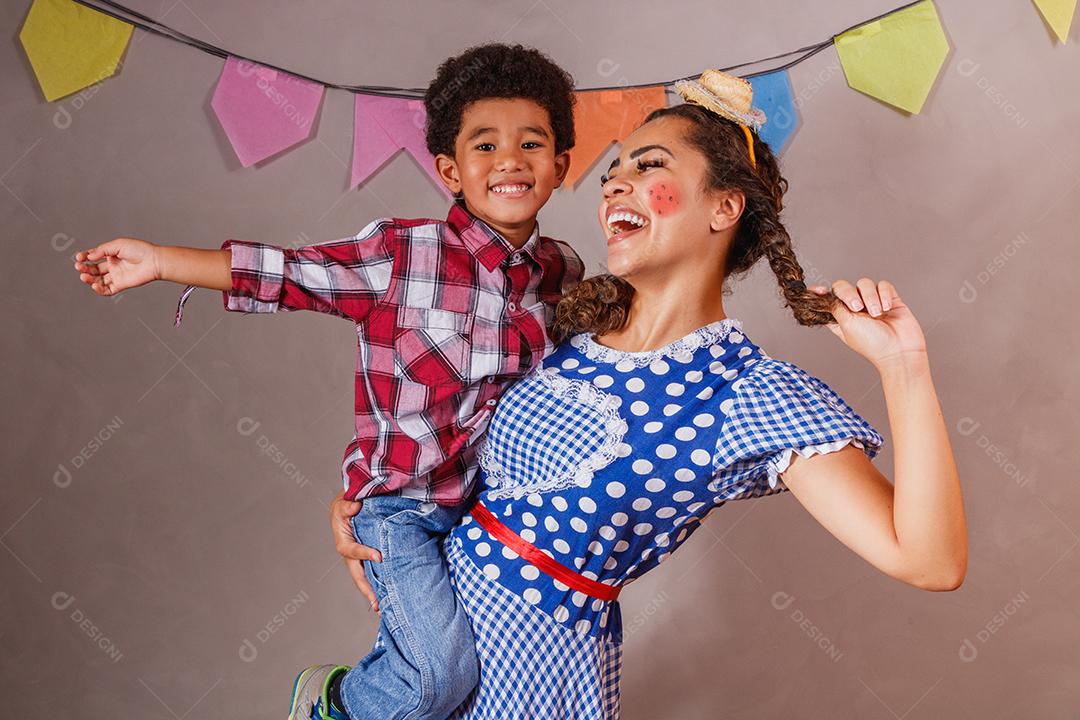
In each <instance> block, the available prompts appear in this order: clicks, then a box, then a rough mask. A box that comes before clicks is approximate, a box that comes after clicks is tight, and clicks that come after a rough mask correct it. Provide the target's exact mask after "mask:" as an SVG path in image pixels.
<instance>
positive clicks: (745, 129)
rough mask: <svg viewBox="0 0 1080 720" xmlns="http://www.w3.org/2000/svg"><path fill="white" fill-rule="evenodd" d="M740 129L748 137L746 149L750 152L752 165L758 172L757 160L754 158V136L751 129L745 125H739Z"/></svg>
mask: <svg viewBox="0 0 1080 720" xmlns="http://www.w3.org/2000/svg"><path fill="white" fill-rule="evenodd" d="M739 127H741V128H742V129H743V134H744V135H746V149H747V150H749V151H750V164H751V165H753V166H754V169H755V170H757V159H756V158H755V157H754V135H753V133H751V132H750V128H748V127H746V126H745V125H743V124H741V123H740V124H739Z"/></svg>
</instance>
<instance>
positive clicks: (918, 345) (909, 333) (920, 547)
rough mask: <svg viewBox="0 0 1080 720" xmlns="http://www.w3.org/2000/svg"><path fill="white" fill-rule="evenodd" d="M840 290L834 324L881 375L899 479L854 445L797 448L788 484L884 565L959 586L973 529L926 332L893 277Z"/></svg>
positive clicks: (909, 577)
mask: <svg viewBox="0 0 1080 720" xmlns="http://www.w3.org/2000/svg"><path fill="white" fill-rule="evenodd" d="M833 291H834V292H835V293H836V295H837V297H839V298H840V299H841V300H842V301H843V302H844V303H845V304H846V306H845V305H838V307H837V309H836V310H834V311H833V314H834V316H835V317H836V319H837V323H836V325H831V326H830V330H832V331H833V333H834V334H836V335H837V336H839V337H840V338H841V339H842V340H843V341H844V342H845V344H847V345H848V346H849V347H851V348H852V349H854V350H856V351H857V352H859V353H860V354H862V355H863V356H864V357H867V359H869V360H871V362H873V363H874V366H875V367H876V368H877V370H878V372H879V374H880V376H881V385H882V389H883V390H884V392H885V402H886V406H887V408H888V413H889V426H890V428H891V431H892V438H893V445H894V471H893V472H894V476H895V479H896V480H895V486H894V485H892V484H890V483H889V481H888V479H886V478H885V477H884V476H883V475H882V474H881V473H880V472H879V471H878V470H877V468H876V467H874V465H873V464H872V463H871V462H870V460H869V459H868V458H867V457H866V454H865V453H863V452H862V451H861V450H860V449H859V448H856V447H853V446H848V447H846V448H844V449H843V450H840V451H837V452H833V453H827V454H824V455H814V456H811V457H808V458H803V457H800V456H798V455H797V454H795V455H794V458H796V459H795V461H793V462H792V463H791V465H790V466H789V467H788V469H787V470H786V471H785V472H784V473H783V475H782V478H783V482H784V484H785V485H786V486H787V487H788V489H789V490H791V492H792V494H793V495H795V497H796V498H797V499H798V500H799V501H800V502H801V503H802V504H803V506H804V507H805V508H806V509H807V511H809V512H810V514H811V515H813V516H814V517H815V518H816V519H817V520H818V522H820V523H821V525H822V526H824V527H825V528H826V529H827V530H828V531H829V532H831V533H832V534H833V535H834V536H836V538H837V539H838V540H840V541H841V542H842V543H844V544H845V545H847V546H848V547H849V548H851V549H852V550H853V551H854V552H856V553H857V554H859V555H860V556H861V557H863V558H864V559H866V560H867V561H868V562H870V563H871V564H872V565H874V566H875V567H877V568H878V569H880V570H881V571H882V572H884V573H886V574H888V575H890V576H892V577H894V578H897V579H898V580H902V581H903V582H906V583H909V584H911V585H914V586H915V587H919V588H922V589H925V590H955V589H956V588H958V587H959V586H960V584H961V583H962V582H963V579H964V575H965V573H966V571H967V528H966V523H965V520H964V507H963V497H962V494H961V490H960V478H959V474H958V472H957V469H956V462H955V460H954V458H953V453H952V447H951V445H950V443H949V436H948V432H947V430H946V426H945V420H944V418H943V416H942V413H941V406H940V404H939V402H938V398H937V393H936V392H935V390H934V383H933V380H932V378H931V375H930V363H929V359H928V357H927V353H926V347H925V341H924V340H923V336H922V331H921V329H920V328H919V326H918V323H917V321H915V318H914V316H913V315H912V314H911V311H910V310H909V309H908V308H907V306H906V305H905V304H904V303H903V301H902V300H900V298H899V295H898V294H897V293H896V290H895V288H893V286H892V285H891V284H890V283H888V282H885V281H882V282H881V283H880V284H878V285H877V286H875V284H874V283H873V282H871V281H870V280H867V279H865V278H864V279H862V280H860V281H859V284H858V288H857V289H856V288H855V287H854V286H852V285H851V284H850V283H847V282H844V281H841V282H838V283H835V284H834V285H833ZM860 293H861V298H860ZM864 306H865V309H866V312H860V311H862V310H863V307H864Z"/></svg>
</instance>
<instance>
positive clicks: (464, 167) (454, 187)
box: [435, 98, 570, 247]
mask: <svg viewBox="0 0 1080 720" xmlns="http://www.w3.org/2000/svg"><path fill="white" fill-rule="evenodd" d="M435 167H436V169H437V170H438V172H439V177H440V178H442V181H443V183H445V185H446V187H447V188H449V190H450V191H451V192H453V193H454V194H455V195H456V194H457V193H459V192H460V193H461V194H463V195H464V196H465V207H467V208H468V209H469V212H471V213H472V214H473V215H475V216H476V217H478V218H480V219H481V220H483V221H484V222H486V223H487V224H488V225H490V226H491V227H492V228H493V229H494V230H496V231H497V232H499V233H500V234H501V235H502V236H503V237H505V238H506V239H507V240H508V241H509V242H510V243H511V244H512V245H514V247H521V246H522V245H524V244H525V242H526V241H527V240H528V239H529V235H531V234H532V231H533V227H534V225H535V223H536V214H537V213H538V212H539V211H540V208H541V207H543V206H544V203H546V202H547V201H548V198H550V197H551V192H552V191H553V190H554V189H555V188H557V187H559V186H560V185H562V181H563V178H565V177H566V171H567V170H568V169H569V168H570V153H569V152H563V153H559V154H556V153H555V133H554V131H553V130H552V128H551V119H550V118H549V117H548V112H547V110H545V109H544V108H543V107H541V106H540V105H538V104H537V103H535V102H533V101H532V100H526V99H524V98H490V99H485V100H477V101H476V102H474V103H471V104H469V105H468V106H467V107H466V108H465V110H464V111H463V112H462V114H461V130H460V132H458V135H457V139H456V140H455V142H454V157H449V156H447V155H438V156H437V157H436V158H435Z"/></svg>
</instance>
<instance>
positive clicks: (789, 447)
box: [713, 358, 885, 499]
mask: <svg viewBox="0 0 1080 720" xmlns="http://www.w3.org/2000/svg"><path fill="white" fill-rule="evenodd" d="M734 385H735V386H736V388H737V389H736V390H735V393H734V395H733V396H732V397H731V398H730V399H729V400H727V401H726V404H727V407H726V414H727V419H726V421H725V422H724V426H723V428H722V430H721V434H720V437H719V439H718V440H717V446H716V453H715V455H714V456H713V467H714V470H715V475H714V480H713V489H714V490H716V491H717V492H718V493H719V495H720V496H721V498H722V499H740V498H743V497H758V496H761V495H771V494H773V493H778V492H782V491H784V490H787V489H788V488H787V487H786V486H785V485H784V481H783V478H782V477H781V476H780V474H781V473H782V472H784V471H785V470H786V469H787V467H788V465H790V464H791V460H792V457H793V455H792V454H793V453H798V454H799V455H801V456H802V457H810V456H811V455H816V454H825V453H829V452H833V451H836V450H839V449H840V448H842V447H845V446H846V445H848V444H851V445H854V446H856V447H858V448H861V449H862V451H863V452H864V453H866V455H867V457H868V458H870V459H871V460H873V459H874V457H875V456H876V455H877V454H878V452H880V451H881V448H882V447H883V446H884V444H885V440H884V438H883V437H882V436H881V433H879V432H878V431H877V430H876V429H875V428H874V426H873V425H871V424H870V423H869V422H867V421H866V420H865V419H864V418H863V417H862V416H860V415H859V414H858V413H857V412H855V410H854V409H853V408H852V407H851V406H850V405H848V404H847V403H846V402H845V401H844V399H843V398H841V397H840V396H839V395H838V394H837V393H836V392H835V391H834V390H833V389H832V388H830V387H829V386H828V385H826V384H825V382H824V381H822V380H820V379H818V378H816V377H814V376H813V375H811V374H809V373H808V372H806V371H805V370H803V369H802V368H800V367H798V366H796V365H793V364H792V363H789V362H784V361H781V360H774V359H772V358H765V359H762V360H759V361H758V362H757V363H755V364H754V366H753V368H752V370H750V372H748V373H747V374H746V375H745V376H744V377H743V378H740V379H739V380H737V381H736V382H735V383H734Z"/></svg>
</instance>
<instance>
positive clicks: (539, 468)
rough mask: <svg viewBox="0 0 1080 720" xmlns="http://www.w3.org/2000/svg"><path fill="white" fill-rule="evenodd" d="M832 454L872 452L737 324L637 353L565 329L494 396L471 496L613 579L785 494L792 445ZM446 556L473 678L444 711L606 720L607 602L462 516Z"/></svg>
mask: <svg viewBox="0 0 1080 720" xmlns="http://www.w3.org/2000/svg"><path fill="white" fill-rule="evenodd" d="M849 443H851V444H853V445H856V446H857V447H860V448H862V450H863V451H864V452H865V453H866V454H867V456H869V457H870V458H871V459H872V458H873V457H874V456H875V455H877V453H878V451H879V450H880V449H881V447H882V445H883V443H884V441H883V439H882V437H881V435H880V434H879V433H878V432H877V431H876V430H875V429H874V428H873V427H872V426H871V425H870V424H869V423H868V422H867V421H866V420H864V419H863V418H862V417H860V416H859V415H858V414H857V413H856V412H855V411H854V410H853V409H852V408H851V407H850V406H849V405H848V404H847V403H846V402H844V400H843V399H841V398H840V396H839V395H837V394H836V393H835V392H834V391H833V390H832V389H831V388H829V387H828V386H827V385H826V384H825V383H824V382H822V381H821V380H819V379H817V378H815V377H813V376H811V375H809V374H808V373H806V372H805V371H803V370H802V369H800V368H798V367H796V366H795V365H792V364H790V363H787V362H783V361H779V360H774V359H772V358H770V357H769V356H768V355H767V354H766V353H765V352H764V351H763V350H761V349H760V348H758V347H757V346H756V345H754V344H753V343H752V342H751V341H750V340H749V339H748V338H747V337H746V336H745V335H744V334H743V332H742V325H741V323H740V322H739V321H738V320H736V319H733V318H728V319H725V320H721V321H718V322H715V323H712V324H710V325H707V326H705V327H702V328H700V329H698V330H696V331H695V332H693V333H691V334H690V335H687V336H686V337H684V338H682V339H680V340H678V341H676V342H674V343H671V344H670V345H667V346H665V347H663V348H660V349H658V350H654V351H650V352H637V353H634V352H623V351H618V350H614V349H612V348H608V347H606V346H604V345H601V344H600V343H598V342H597V341H595V340H594V339H593V338H592V337H591V336H590V335H588V334H580V335H577V336H575V337H573V338H571V339H570V340H569V341H567V342H564V343H563V344H562V345H561V346H559V347H558V348H557V349H556V350H555V351H554V352H553V353H552V354H551V355H550V356H548V357H547V358H545V359H544V361H543V363H542V364H541V365H540V366H539V367H538V368H537V369H536V370H535V371H533V372H532V373H531V374H529V375H528V376H526V377H525V378H523V379H522V380H521V381H519V382H518V383H517V384H516V385H514V386H513V387H511V388H510V389H509V390H508V391H507V392H506V393H505V394H504V395H503V397H502V399H501V400H500V401H499V406H498V408H497V410H496V412H495V415H494V417H493V418H492V420H491V424H490V427H489V429H488V435H487V438H486V440H485V441H484V444H483V446H482V448H481V450H480V467H481V478H482V480H481V482H483V483H484V485H483V488H482V490H481V492H480V495H479V500H480V502H482V503H483V504H484V505H485V506H486V507H487V508H488V509H489V510H490V511H491V512H492V513H494V514H495V516H496V517H498V518H499V520H500V521H501V522H502V523H504V524H505V525H507V526H508V527H510V529H512V530H513V531H514V532H516V533H518V534H519V535H520V536H521V537H523V538H524V539H525V540H527V541H529V542H530V543H532V544H533V545H535V546H537V547H538V548H540V549H541V550H542V551H543V552H545V553H546V554H548V555H549V556H550V557H552V558H553V559H555V560H557V561H559V562H560V563H562V564H563V565H565V566H567V567H569V568H570V569H575V570H577V571H578V572H579V573H581V574H582V575H584V576H585V577H588V578H590V579H593V580H596V581H598V582H601V583H604V584H608V585H615V584H618V585H626V584H628V583H630V582H632V581H633V580H634V579H635V578H637V577H639V576H641V575H642V574H644V573H646V572H648V571H649V570H651V569H652V568H654V567H656V566H657V565H658V564H660V563H661V562H662V561H663V560H664V558H666V557H667V556H668V555H670V554H671V553H672V552H673V551H674V550H675V549H676V548H677V547H679V545H680V544H682V543H683V542H684V541H685V540H686V539H687V538H688V537H689V536H690V535H691V534H692V533H693V532H694V530H696V529H697V527H698V526H699V524H700V523H701V521H702V520H703V519H704V518H705V517H706V516H708V514H709V513H711V512H712V511H713V510H715V509H716V508H718V507H720V506H721V505H723V504H724V503H725V502H727V501H729V500H741V499H744V498H751V497H758V496H762V495H770V494H773V493H777V492H781V491H783V490H786V489H787V488H786V487H785V486H784V484H783V480H782V479H781V478H780V473H781V472H783V471H784V469H785V468H786V467H787V466H788V463H789V462H790V460H791V454H792V453H793V452H797V453H799V454H800V455H803V456H808V455H811V454H814V453H826V452H831V451H833V450H838V449H840V448H842V447H844V446H845V445H847V444H849ZM445 548H446V553H447V558H448V561H449V564H450V573H451V578H452V580H453V582H454V584H455V587H456V589H457V591H458V594H459V596H460V597H461V600H462V603H463V604H464V606H465V609H466V610H467V611H468V613H469V615H470V618H471V620H472V622H473V627H474V630H475V632H476V643H477V652H478V654H479V657H480V683H479V685H478V687H477V688H476V690H475V691H474V692H473V694H472V695H471V696H470V697H469V699H468V700H467V701H466V702H465V703H464V704H463V705H462V706H461V707H460V708H459V709H458V710H457V712H456V714H455V715H454V716H453V717H455V718H471V719H483V720H496V719H497V720H507V719H508V718H567V717H574V718H605V719H607V718H615V717H618V713H619V699H618V689H619V665H620V657H621V655H620V653H621V643H622V633H621V620H620V613H619V605H618V602H617V601H613V602H606V601H601V600H597V599H594V598H592V597H589V596H587V595H584V594H583V593H580V592H577V591H574V590H572V589H571V588H569V587H567V586H566V585H565V584H563V583H561V582H559V581H558V580H555V579H554V578H552V577H550V576H548V575H546V574H544V573H543V572H541V571H540V570H538V569H537V568H536V567H535V566H534V565H532V564H530V563H528V562H526V561H524V560H522V559H521V558H520V557H519V556H518V555H517V554H516V553H514V552H513V551H512V550H510V549H509V548H507V547H505V546H504V545H502V544H501V543H500V542H499V541H498V540H497V539H495V538H494V537H492V536H491V535H489V534H488V532H487V531H486V530H484V529H483V528H481V527H480V526H479V525H478V524H477V522H476V521H475V520H474V519H473V518H472V517H471V516H468V515H466V516H465V518H464V519H463V520H462V522H461V524H460V525H458V526H457V527H456V528H454V530H453V531H452V532H451V533H450V534H449V536H448V537H447V540H446V545H445Z"/></svg>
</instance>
